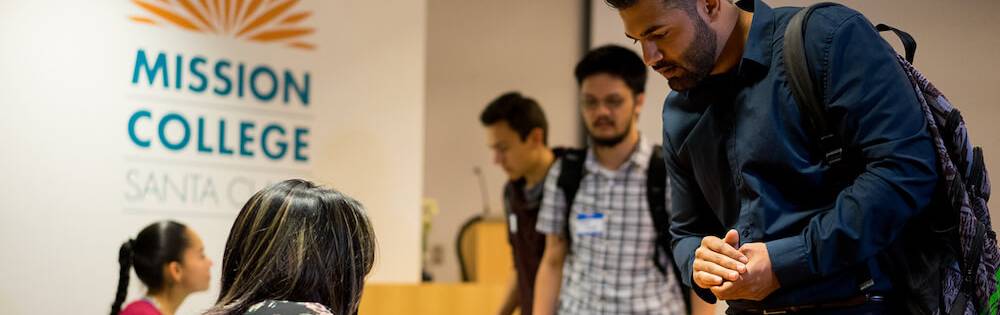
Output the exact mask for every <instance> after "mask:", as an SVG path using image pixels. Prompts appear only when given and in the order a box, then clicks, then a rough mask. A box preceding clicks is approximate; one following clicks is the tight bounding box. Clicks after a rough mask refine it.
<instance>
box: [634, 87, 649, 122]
mask: <svg viewBox="0 0 1000 315" xmlns="http://www.w3.org/2000/svg"><path fill="white" fill-rule="evenodd" d="M645 104H646V92H643V93H639V94H636V95H635V116H636V118H638V117H639V113H642V107H643V106H644V105H645Z"/></svg>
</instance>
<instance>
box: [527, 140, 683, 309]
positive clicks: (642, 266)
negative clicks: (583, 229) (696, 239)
mask: <svg viewBox="0 0 1000 315" xmlns="http://www.w3.org/2000/svg"><path fill="white" fill-rule="evenodd" d="M652 150H653V146H652V145H651V144H649V143H648V142H646V140H645V139H644V138H643V137H640V138H639V144H638V148H637V150H635V151H634V152H633V153H632V155H631V156H630V157H629V160H628V161H626V163H625V164H623V165H622V166H621V167H620V168H619V169H618V170H614V171H613V170H608V169H606V168H604V167H602V166H600V164H599V163H598V162H597V160H596V158H595V157H594V154H593V152H592V151H588V152H587V158H586V160H585V162H584V173H583V174H584V175H583V180H582V181H581V183H580V189H579V190H578V191H577V193H576V199H575V200H574V201H573V209H572V212H571V213H570V214H571V215H570V216H569V217H570V218H575V217H576V216H577V215H578V214H592V213H596V212H600V213H603V214H604V216H605V218H606V220H607V223H606V228H605V231H604V233H603V234H602V235H600V236H589V235H585V236H577V235H576V230H577V226H576V223H575V221H576V220H571V221H574V223H572V224H570V233H571V234H573V237H572V245H571V248H570V251H569V252H568V254H567V257H566V260H565V264H564V265H563V272H562V275H563V277H562V286H561V289H560V290H559V312H558V313H559V314H684V313H685V309H684V301H683V300H682V299H683V297H682V295H681V292H680V283H679V282H678V281H677V277H676V275H674V273H673V268H667V270H668V274H667V276H664V275H663V274H661V273H660V272H659V271H658V270H657V269H656V266H655V265H654V264H653V251H654V248H655V246H656V244H655V235H656V231H655V229H654V227H653V218H652V217H650V215H649V204H648V202H647V201H646V200H647V199H646V198H647V197H646V168H647V166H648V164H649V158H650V154H652ZM561 165H562V163H561V161H557V162H556V163H555V164H553V166H552V167H551V168H550V169H549V174H548V176H547V177H546V179H545V191H544V198H543V199H542V207H541V210H540V212H539V215H538V225H537V226H536V229H537V230H538V232H541V233H544V234H555V235H560V236H563V237H566V235H564V233H565V224H566V222H565V221H566V214H565V211H566V199H565V196H564V195H563V192H562V190H561V189H559V187H558V185H557V181H558V178H559V174H560V170H561ZM667 196H668V197H667V198H669V194H667ZM666 204H668V205H669V204H670V202H669V200H668V202H667V203H666ZM664 265H665V266H670V262H668V261H666V259H664Z"/></svg>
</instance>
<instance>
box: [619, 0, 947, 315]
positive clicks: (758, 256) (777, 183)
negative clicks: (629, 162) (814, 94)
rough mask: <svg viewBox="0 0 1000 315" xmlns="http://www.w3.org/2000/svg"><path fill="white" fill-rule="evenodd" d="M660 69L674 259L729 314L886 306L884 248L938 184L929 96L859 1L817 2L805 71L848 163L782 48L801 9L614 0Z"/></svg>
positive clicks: (710, 0)
mask: <svg viewBox="0 0 1000 315" xmlns="http://www.w3.org/2000/svg"><path fill="white" fill-rule="evenodd" d="M607 2H608V3H609V4H610V5H612V6H613V7H615V8H617V9H618V10H619V13H620V15H621V17H622V20H623V22H624V24H625V30H626V36H628V37H629V38H632V39H634V40H635V41H636V43H637V44H638V45H641V47H642V51H643V57H644V61H645V62H646V64H647V65H649V66H650V67H652V68H653V69H654V70H656V71H657V72H659V73H660V74H662V75H663V76H664V77H666V78H667V80H668V83H669V85H670V87H671V89H673V90H674V92H671V93H670V95H669V96H668V97H667V99H666V101H665V103H664V107H663V133H664V134H663V143H664V151H665V159H666V163H667V167H668V170H669V172H668V173H669V174H670V180H671V185H672V191H671V196H672V202H671V203H672V204H671V208H672V209H671V224H672V225H671V232H672V233H673V235H674V243H673V249H674V258H675V259H676V260H677V264H678V265H679V266H680V269H681V271H682V274H683V276H682V277H681V278H682V279H683V280H684V281H685V282H686V283H687V284H689V285H692V287H694V288H695V292H696V293H698V295H699V296H701V297H702V298H703V299H705V300H706V301H709V302H712V301H714V300H715V299H716V298H718V299H723V300H727V301H728V303H729V306H730V310H729V312H730V313H738V314H743V313H749V314H752V313H756V314H760V313H771V312H778V313H780V312H795V311H805V312H811V313H824V314H825V313H834V314H858V313H862V312H866V313H872V314H881V313H887V312H889V311H888V310H887V308H888V305H886V304H885V303H884V301H885V300H884V299H885V298H884V297H885V296H889V297H890V298H891V296H892V294H893V293H894V292H893V284H892V283H891V281H890V279H889V276H888V274H887V273H886V270H884V269H882V268H884V267H885V266H880V265H879V263H878V262H877V259H876V256H877V255H879V254H880V253H882V252H883V251H885V250H886V248H887V246H888V245H889V244H890V243H891V242H892V241H893V240H894V239H895V238H896V237H897V236H898V235H899V234H900V232H901V230H902V228H903V225H904V224H906V223H907V222H908V221H909V220H910V219H911V218H913V217H914V215H916V214H918V213H919V212H920V211H922V210H923V209H924V208H926V207H927V206H928V205H929V203H930V200H931V196H932V194H933V192H934V189H935V185H936V183H937V179H938V177H937V174H936V171H935V163H936V162H935V153H934V151H933V150H934V148H933V145H932V142H931V138H930V135H929V133H928V131H927V130H926V128H925V122H924V117H923V114H922V111H921V109H920V104H919V103H918V101H917V99H916V95H915V93H914V90H913V88H912V87H911V85H910V82H909V81H908V79H907V77H906V75H905V74H904V73H903V71H902V69H901V68H900V67H899V65H898V64H897V62H896V57H895V53H894V52H893V50H892V48H891V47H890V46H889V45H888V44H887V43H886V42H885V41H883V40H882V38H881V37H880V36H879V35H878V33H877V32H876V30H875V29H874V27H873V26H872V25H871V23H870V22H869V21H868V20H866V19H865V18H864V16H862V15H861V14H860V13H858V12H856V11H853V10H851V9H848V8H845V7H842V6H831V7H824V8H821V9H818V10H817V11H815V12H814V13H813V15H812V18H811V19H810V20H809V23H808V26H807V28H806V31H805V51H806V56H807V59H808V60H809V61H810V62H809V70H810V72H811V74H812V76H813V78H814V79H815V80H816V82H817V87H818V89H820V93H821V94H822V100H823V104H826V106H827V108H826V109H827V110H826V114H827V120H828V121H829V124H830V126H831V129H833V130H832V131H833V132H834V133H835V134H836V135H837V136H838V137H839V138H840V139H841V140H842V142H843V143H844V145H845V146H846V147H848V148H852V151H853V152H856V154H855V156H854V157H853V158H852V162H851V163H853V164H856V165H857V167H856V168H854V169H855V171H850V172H843V171H839V170H838V171H833V170H831V168H830V166H829V165H828V164H826V163H823V152H822V150H820V148H819V143H818V141H817V140H816V137H815V136H813V134H812V133H811V132H810V131H809V130H808V129H809V128H807V127H806V126H805V125H804V123H803V116H802V113H800V111H799V107H798V106H797V105H796V103H795V100H794V97H793V96H792V92H791V91H790V90H789V87H788V82H787V80H788V78H787V76H786V75H785V73H786V71H785V65H784V61H783V60H782V59H783V58H782V57H781V56H782V52H783V47H782V44H783V37H784V30H785V26H786V25H787V24H788V22H789V20H790V19H791V17H792V15H793V14H794V13H796V12H797V11H798V9H794V8H778V9H772V8H770V7H768V6H767V5H766V4H764V3H763V2H761V1H759V0H743V1H740V3H739V4H738V5H734V4H732V3H731V2H729V1H726V0H607Z"/></svg>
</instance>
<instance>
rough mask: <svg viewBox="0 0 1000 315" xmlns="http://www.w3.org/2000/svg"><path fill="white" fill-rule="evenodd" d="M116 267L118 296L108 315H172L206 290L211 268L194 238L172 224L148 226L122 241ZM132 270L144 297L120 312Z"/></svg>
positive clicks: (186, 231) (184, 229) (200, 245)
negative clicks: (117, 269) (195, 294)
mask: <svg viewBox="0 0 1000 315" xmlns="http://www.w3.org/2000/svg"><path fill="white" fill-rule="evenodd" d="M118 263H119V264H120V266H121V269H120V274H119V277H118V293H117V294H115V300H114V302H112V303H111V315H119V314H120V315H161V314H162V315H173V314H174V313H175V312H176V311H177V308H179V307H180V306H181V303H183V302H184V299H185V298H187V296H188V295H189V294H191V293H194V292H199V291H205V290H207V289H208V284H209V282H210V277H211V272H210V271H209V268H211V267H212V260H210V259H208V257H205V246H204V245H203V243H202V242H201V238H200V237H198V234H197V233H195V232H194V231H193V230H191V229H189V228H187V227H186V226H184V225H183V224H180V223H177V222H174V221H160V222H156V223H153V224H150V225H149V226H146V227H145V228H144V229H142V231H140V232H139V235H136V237H135V239H129V240H128V241H125V243H123V244H122V245H121V247H120V248H119V250H118ZM132 269H135V274H136V275H137V276H139V281H142V283H143V284H145V285H146V288H147V291H146V296H144V297H143V298H141V299H139V300H136V301H134V302H132V303H129V305H128V306H126V307H125V309H124V310H123V309H122V308H121V307H122V302H124V301H125V297H126V295H128V283H129V275H130V270H132Z"/></svg>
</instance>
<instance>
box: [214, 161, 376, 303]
mask: <svg viewBox="0 0 1000 315" xmlns="http://www.w3.org/2000/svg"><path fill="white" fill-rule="evenodd" d="M375 246H376V240H375V233H374V231H373V229H372V225H371V223H370V222H369V220H368V217H367V215H365V210H364V207H363V206H362V205H361V204H360V203H359V202H357V201H356V200H354V199H353V198H351V197H349V196H347V195H344V194H342V193H341V192H339V191H336V190H334V189H330V188H324V187H321V186H317V185H316V184H314V183H312V182H309V181H306V180H301V179H290V180H286V181H283V182H280V183H277V184H274V185H271V186H270V187H267V188H265V189H263V190H261V191H259V192H257V193H256V194H254V195H253V197H250V200H249V201H247V203H246V204H245V205H244V206H243V209H242V210H240V213H239V215H238V216H237V217H236V221H235V222H233V227H232V229H231V230H230V231H229V239H228V240H227V241H226V249H225V253H224V255H223V258H222V286H221V292H220V293H219V299H218V301H217V302H216V304H215V306H214V307H212V308H211V309H210V310H209V311H208V312H207V313H206V314H243V313H244V312H246V310H247V308H249V307H250V306H252V305H253V304H256V303H259V302H262V301H265V300H286V301H296V302H315V303H320V304H323V305H324V306H326V307H328V308H329V309H330V310H331V311H332V312H333V313H334V314H355V313H357V308H358V302H359V300H360V299H361V292H362V289H363V288H364V282H365V278H366V277H367V275H368V273H369V272H370V271H371V269H372V266H373V265H374V261H375Z"/></svg>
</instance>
